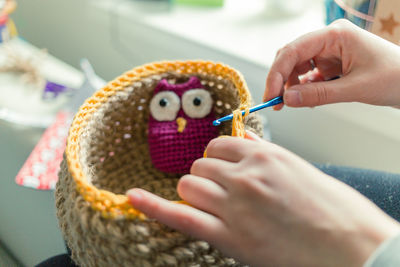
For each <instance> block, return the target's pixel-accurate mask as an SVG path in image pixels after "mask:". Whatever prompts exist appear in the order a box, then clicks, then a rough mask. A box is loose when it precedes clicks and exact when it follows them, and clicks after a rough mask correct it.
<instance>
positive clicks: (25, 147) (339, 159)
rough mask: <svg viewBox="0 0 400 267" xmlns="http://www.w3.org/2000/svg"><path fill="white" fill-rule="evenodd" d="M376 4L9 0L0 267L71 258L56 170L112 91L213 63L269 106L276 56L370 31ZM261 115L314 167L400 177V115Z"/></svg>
mask: <svg viewBox="0 0 400 267" xmlns="http://www.w3.org/2000/svg"><path fill="white" fill-rule="evenodd" d="M378 5H379V1H373V0H347V1H346V0H290V1H289V0H286V1H280V0H246V1H241V0H174V1H172V0H171V1H162V0H139V1H134V0H69V1H64V0H40V1H39V0H17V2H15V1H12V0H7V1H6V0H2V1H0V8H1V14H2V16H1V18H0V35H1V42H2V43H1V44H0V214H1V216H0V266H34V265H35V264H37V263H39V262H40V261H42V260H44V259H46V258H49V257H51V256H54V255H56V254H60V253H64V252H65V246H64V243H63V240H62V237H61V234H60V231H59V229H58V225H57V221H56V217H55V209H54V197H53V193H54V192H53V191H52V189H53V188H54V185H55V182H56V178H57V177H56V173H57V170H58V169H57V164H58V162H59V160H60V157H61V155H62V151H63V145H64V143H65V137H66V132H67V129H68V125H69V123H70V119H71V114H73V112H74V111H76V109H77V108H78V107H79V105H80V104H81V103H82V101H83V100H84V99H85V98H86V97H88V96H90V95H91V94H92V92H93V91H94V90H96V89H98V88H100V87H101V86H102V85H103V84H104V81H109V80H112V79H113V78H115V77H117V76H119V75H120V74H122V73H123V72H125V71H127V70H129V69H131V68H133V67H135V66H138V65H141V64H144V63H148V62H152V61H159V60H173V59H207V60H213V61H221V62H224V63H226V64H229V65H231V66H232V67H234V68H236V69H237V70H239V71H240V72H242V73H243V75H244V77H245V79H246V81H247V83H248V85H249V88H250V90H251V93H252V95H253V98H254V100H255V102H256V103H260V101H261V98H262V94H263V92H264V88H265V79H266V75H267V73H268V68H269V66H270V65H271V63H272V62H273V59H274V57H275V53H276V51H277V50H278V49H279V48H281V47H283V46H284V45H285V44H286V43H288V42H290V41H292V40H294V39H295V38H297V37H299V36H300V35H302V34H305V33H307V32H310V31H313V30H316V29H319V28H322V27H324V25H326V24H328V23H330V22H332V21H334V20H335V19H338V18H347V19H349V20H350V21H352V22H353V23H355V24H356V25H358V26H360V27H362V28H364V29H366V30H371V29H372V28H373V25H374V23H375V22H374V17H375V15H376V14H375V11H376V10H377V8H378ZM375 21H376V20H375ZM384 37H385V36H384ZM83 59H84V60H83ZM260 115H262V117H263V118H264V124H265V131H264V133H265V136H266V137H267V138H271V139H272V141H273V142H275V143H277V144H279V145H282V146H284V147H286V148H288V149H289V150H291V151H293V152H295V153H297V154H298V155H300V156H302V157H304V158H305V159H307V160H310V161H313V162H320V163H332V164H340V165H348V166H357V167H364V168H372V169H378V170H385V171H390V172H400V166H399V164H397V162H396V161H397V160H396V157H397V155H398V151H399V148H400V134H399V132H400V124H399V123H398V122H399V121H400V112H399V111H398V110H395V109H391V108H384V107H372V106H368V105H363V104H355V103H347V104H335V105H327V106H323V107H318V108H313V109H308V108H307V109H291V108H284V109H283V110H282V111H280V112H274V111H272V110H268V111H261V112H260ZM32 151H33V152H32ZM3 263H4V264H3Z"/></svg>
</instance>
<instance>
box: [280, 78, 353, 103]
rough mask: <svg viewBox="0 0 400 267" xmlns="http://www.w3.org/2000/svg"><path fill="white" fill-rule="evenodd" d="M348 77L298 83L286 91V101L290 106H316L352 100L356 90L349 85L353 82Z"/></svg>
mask: <svg viewBox="0 0 400 267" xmlns="http://www.w3.org/2000/svg"><path fill="white" fill-rule="evenodd" d="M346 78H347V77H342V78H339V79H337V80H332V81H322V82H312V83H304V84H296V85H294V86H292V87H289V88H288V89H286V90H285V91H284V93H283V100H284V103H285V105H287V106H290V107H314V106H320V105H324V104H331V103H337V102H348V101H352V98H353V97H352V94H354V92H353V91H352V90H351V88H350V86H349V85H350V84H352V83H351V82H350V81H348V79H346ZM347 84H349V85H347ZM353 84H354V83H353Z"/></svg>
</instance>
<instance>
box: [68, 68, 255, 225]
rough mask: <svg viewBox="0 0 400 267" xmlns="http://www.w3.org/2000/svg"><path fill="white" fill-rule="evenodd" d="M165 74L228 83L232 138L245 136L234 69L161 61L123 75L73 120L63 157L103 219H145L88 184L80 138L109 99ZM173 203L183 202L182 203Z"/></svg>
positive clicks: (243, 91) (241, 84) (240, 86)
mask: <svg viewBox="0 0 400 267" xmlns="http://www.w3.org/2000/svg"><path fill="white" fill-rule="evenodd" d="M165 72H176V73H179V74H212V75H215V76H221V77H222V78H224V79H227V80H229V81H231V82H232V83H233V84H234V85H235V87H236V88H237V90H238V93H239V96H240V106H239V108H238V109H237V110H235V111H234V117H233V120H232V136H238V137H244V134H245V133H244V122H243V118H244V117H245V116H247V114H248V109H249V107H250V103H251V96H250V93H249V90H248V88H247V85H246V82H245V80H244V78H243V77H242V75H241V74H240V73H239V72H237V71H236V70H234V69H233V68H230V67H229V66H227V65H224V64H222V63H215V62H211V61H202V60H193V61H164V62H155V63H150V64H146V65H143V66H140V67H137V68H134V69H132V70H131V71H128V72H126V73H124V74H123V75H121V76H120V77H118V78H116V79H115V80H113V81H111V82H109V83H108V84H107V85H106V86H105V87H104V88H102V89H101V90H99V91H97V92H96V93H95V94H94V95H93V96H92V97H90V98H88V99H87V100H86V101H85V103H84V104H83V105H82V106H81V107H80V109H79V111H78V112H77V114H76V115H75V117H74V120H73V122H72V125H71V128H70V130H69V135H68V139H67V147H66V156H67V164H68V170H69V172H70V174H71V176H72V178H73V179H74V181H75V183H76V187H77V191H78V192H79V193H80V194H81V195H82V197H83V198H84V199H85V200H86V201H88V202H89V203H90V204H91V207H92V208H93V209H95V210H97V211H99V212H101V215H102V216H103V217H104V218H109V219H121V218H127V219H134V218H140V219H145V218H146V216H145V215H144V214H143V213H141V212H140V211H138V210H136V209H135V208H134V207H133V206H132V205H131V204H130V203H129V200H128V198H127V196H125V195H122V194H114V193H112V192H110V191H106V190H101V189H98V188H97V187H95V186H94V185H92V184H91V183H90V182H89V181H88V179H87V177H86V176H85V174H84V172H83V168H82V166H81V163H80V159H79V153H78V152H79V137H80V136H81V134H82V131H83V130H84V129H85V127H86V125H87V123H88V121H89V119H90V118H91V116H92V115H93V113H94V112H95V111H96V110H97V109H98V108H99V107H100V106H101V105H102V104H103V103H105V102H106V101H107V99H108V98H110V97H111V96H113V95H115V94H116V93H117V92H118V91H121V90H123V89H124V88H125V87H127V86H129V85H131V84H132V83H134V82H136V81H139V80H141V79H143V78H145V77H148V76H152V75H159V74H162V73H165ZM242 110H246V114H245V115H244V116H242V114H241V111H242ZM175 202H177V203H184V201H175Z"/></svg>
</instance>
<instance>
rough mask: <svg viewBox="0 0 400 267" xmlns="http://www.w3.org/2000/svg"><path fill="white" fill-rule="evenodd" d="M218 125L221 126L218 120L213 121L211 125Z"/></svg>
mask: <svg viewBox="0 0 400 267" xmlns="http://www.w3.org/2000/svg"><path fill="white" fill-rule="evenodd" d="M220 124H221V122H220V121H219V120H215V121H213V125H214V126H218V125H220Z"/></svg>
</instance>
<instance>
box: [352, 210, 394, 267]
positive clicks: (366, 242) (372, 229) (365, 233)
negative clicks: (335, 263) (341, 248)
mask: <svg viewBox="0 0 400 267" xmlns="http://www.w3.org/2000/svg"><path fill="white" fill-rule="evenodd" d="M385 217H386V216H385ZM376 226H377V227H376ZM399 233H400V225H399V223H398V222H396V221H394V220H393V219H391V218H388V220H387V222H385V223H379V224H375V225H374V226H371V225H369V226H366V227H364V228H363V230H362V231H361V233H360V239H359V240H358V242H357V243H358V244H355V245H356V246H357V248H358V249H357V254H356V255H358V257H357V258H358V259H357V264H356V265H357V266H364V264H365V263H366V262H367V261H368V259H369V258H370V257H371V256H372V255H373V254H374V252H375V251H376V250H377V249H378V248H379V247H380V246H381V245H382V244H383V243H384V242H385V241H387V240H390V239H392V238H393V237H395V236H397V235H398V234H399Z"/></svg>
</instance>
